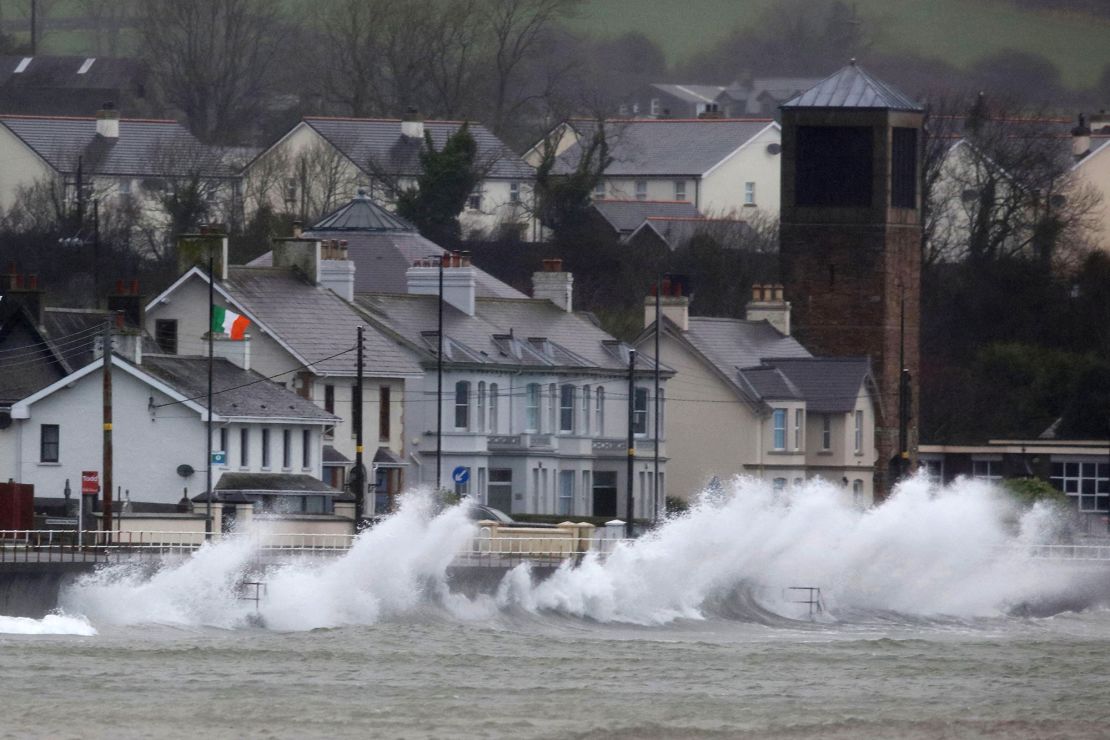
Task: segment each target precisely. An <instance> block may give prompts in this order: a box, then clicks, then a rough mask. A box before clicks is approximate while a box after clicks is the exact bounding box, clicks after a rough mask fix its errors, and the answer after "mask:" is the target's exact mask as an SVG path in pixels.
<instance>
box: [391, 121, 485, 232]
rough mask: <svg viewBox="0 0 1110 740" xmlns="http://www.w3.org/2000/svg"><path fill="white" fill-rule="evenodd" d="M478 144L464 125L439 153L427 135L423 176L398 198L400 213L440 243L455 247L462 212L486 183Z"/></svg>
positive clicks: (448, 139) (425, 136)
mask: <svg viewBox="0 0 1110 740" xmlns="http://www.w3.org/2000/svg"><path fill="white" fill-rule="evenodd" d="M477 155H478V145H477V143H476V142H475V141H474V137H473V136H472V135H471V133H470V127H469V126H468V125H467V124H466V123H464V124H463V125H462V126H460V127H459V130H458V131H456V132H455V133H453V134H451V135H450V136H449V137H447V141H445V142H444V143H443V148H442V149H440V150H439V151H436V148H435V145H434V144H433V143H432V136H431V133H429V132H428V131H425V132H424V146H423V148H422V149H421V151H420V168H421V174H420V176H419V177H417V178H416V185H415V186H414V187H410V188H407V189H405V190H403V191H401V193H400V194H399V195H398V196H397V213H398V214H399V215H400V216H401V217H402V218H405V219H408V220H409V221H411V222H412V223H413V224H414V225H415V226H416V228H417V229H419V230H420V233H421V234H423V235H424V236H425V237H427V238H428V239H431V240H432V241H433V242H436V243H437V244H442V245H444V246H453V245H455V244H457V243H458V241H459V239H460V236H461V234H460V228H459V213H460V212H461V211H462V209H463V206H465V205H466V199H467V197H468V196H469V195H470V194H471V192H473V191H474V188H476V187H477V186H478V183H480V182H481V180H482V173H481V172H480V171H479V168H478V166H477Z"/></svg>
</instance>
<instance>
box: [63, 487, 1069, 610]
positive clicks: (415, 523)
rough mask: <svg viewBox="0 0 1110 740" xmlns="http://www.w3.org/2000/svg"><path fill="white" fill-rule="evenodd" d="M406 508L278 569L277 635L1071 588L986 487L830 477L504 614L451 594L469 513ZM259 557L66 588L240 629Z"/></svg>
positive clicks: (1002, 598) (242, 548) (754, 494)
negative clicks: (344, 542) (886, 496)
mask: <svg viewBox="0 0 1110 740" xmlns="http://www.w3.org/2000/svg"><path fill="white" fill-rule="evenodd" d="M403 501H404V504H403V505H402V507H401V510H400V511H399V512H398V513H396V514H394V515H393V516H391V517H389V518H387V519H386V520H385V521H383V522H382V523H380V524H379V525H377V526H376V527H374V528H373V529H371V530H369V531H368V532H366V533H364V534H363V535H361V536H360V537H359V538H358V539H357V541H356V543H355V545H354V547H353V548H352V549H351V550H350V552H348V553H347V554H345V555H344V556H343V557H340V558H337V559H334V560H330V561H324V562H314V563H310V562H299V563H293V564H289V565H286V566H283V567H281V568H277V569H272V570H270V571H269V572H267V574H266V575H265V578H264V580H265V582H266V588H267V594H266V597H265V599H264V600H263V602H262V604H261V606H260V607H259V609H260V612H261V616H262V617H263V620H264V623H265V624H266V625H267V626H269V627H271V628H274V629H282V630H303V629H313V628H319V627H337V626H342V625H350V624H369V623H373V622H376V621H379V620H382V619H398V618H404V617H405V616H406V615H411V614H412V613H413V612H415V611H417V610H419V609H422V608H425V607H427V606H429V605H430V604H437V605H439V606H441V607H444V608H446V609H448V610H449V611H450V612H451V613H452V614H454V615H455V616H456V617H457V618H460V619H480V618H489V617H494V616H496V614H497V612H498V611H499V610H513V609H525V610H528V611H532V612H538V613H542V612H554V613H561V614H565V615H571V616H576V617H583V618H589V619H592V620H597V621H617V622H630V623H637V624H649V625H650V624H665V623H668V622H671V621H673V620H675V619H680V618H688V619H689V618H693V619H697V618H702V617H704V616H706V615H707V613H709V612H710V611H711V605H712V604H714V603H715V602H716V601H719V600H720V599H722V598H726V599H727V597H728V596H729V595H730V594H735V593H737V592H738V591H745V592H748V593H754V594H756V595H757V596H758V598H759V599H760V600H761V601H762V602H763V603H764V604H765V605H766V606H768V607H769V608H771V609H775V610H778V611H781V613H784V614H787V613H790V609H789V608H786V605H784V604H783V603H782V600H781V598H780V596H781V594H782V589H784V588H786V587H788V586H818V587H820V588H821V589H822V594H823V595H824V598H825V600H826V602H827V603H828V605H829V606H831V607H832V611H833V613H834V615H835V614H837V613H840V614H851V613H853V612H855V611H856V610H862V611H876V610H879V611H891V612H899V613H903V614H910V615H955V616H963V617H975V616H996V615H999V614H1003V613H1005V612H1006V611H1007V610H1008V609H1009V608H1011V607H1012V606H1014V605H1016V604H1020V603H1022V602H1024V601H1027V600H1035V599H1037V598H1040V597H1045V596H1053V595H1059V594H1061V593H1066V592H1067V590H1068V589H1069V588H1070V584H1069V583H1068V582H1067V579H1066V578H1061V576H1060V573H1059V572H1056V571H1049V570H1046V569H1043V568H1036V567H1030V562H1029V560H1028V558H1027V557H1025V556H1024V555H1022V554H1021V552H1020V547H1022V546H1029V545H1035V544H1040V543H1043V542H1047V541H1051V540H1052V538H1053V537H1055V536H1056V534H1057V532H1056V520H1055V517H1054V515H1053V514H1052V512H1051V510H1050V509H1048V508H1045V507H1034V508H1033V509H1032V510H1030V511H1028V512H1025V513H1024V514H1023V515H1021V517H1020V519H1019V518H1017V514H1016V513H1015V509H1014V508H1013V506H1012V505H1011V504H1009V503H1008V502H1007V501H1006V500H1005V499H1004V498H1003V497H1002V495H1001V494H999V493H998V492H997V491H996V490H995V489H993V488H992V487H991V486H989V485H987V484H985V483H980V482H975V481H959V482H957V483H955V484H953V485H951V486H948V487H945V488H939V489H938V488H934V487H932V486H930V485H929V483H928V482H927V481H926V480H925V479H924V478H915V479H912V480H910V481H907V482H905V483H903V484H902V485H901V486H899V488H898V490H897V491H896V493H895V495H894V496H892V497H891V499H890V500H888V501H887V502H885V503H884V504H883V505H881V506H878V507H875V508H873V509H869V510H866V511H860V510H858V509H856V508H855V507H853V506H852V505H850V504H849V503H847V502H846V501H845V500H844V496H843V491H841V490H840V489H838V488H836V487H834V486H832V485H830V484H828V483H824V482H821V481H814V482H811V483H809V484H807V485H805V486H803V487H801V488H800V489H799V490H796V491H794V492H792V493H791V494H789V495H783V494H781V493H779V494H776V492H774V491H773V490H772V489H771V488H770V486H769V485H768V484H767V483H766V482H764V481H759V480H753V479H747V478H742V479H737V480H734V481H732V482H731V483H730V485H729V487H728V490H726V491H724V492H722V493H718V494H715V495H712V496H704V497H703V498H702V500H700V501H699V502H698V503H697V505H695V506H694V507H693V508H692V509H691V511H690V512H689V513H688V514H686V515H684V516H682V517H679V518H676V519H673V520H671V521H669V522H667V523H666V524H664V525H663V526H662V527H660V528H659V529H657V530H656V531H655V532H654V533H652V534H650V535H647V536H645V537H642V538H641V539H639V540H637V541H636V542H635V543H632V544H630V545H627V546H624V545H622V546H620V547H618V548H617V549H616V551H615V552H613V553H612V554H611V555H610V556H609V557H607V558H605V559H600V558H595V557H588V558H587V559H586V560H585V561H584V562H583V563H581V564H580V565H578V566H577V567H570V566H566V567H563V568H561V569H559V570H558V571H557V572H556V573H555V574H554V575H552V576H551V577H549V578H547V579H546V580H542V581H539V582H534V579H533V577H532V573H531V572H530V570H529V569H528V568H526V567H522V568H518V569H515V570H514V571H512V572H510V573H509V574H508V575H507V576H506V577H505V578H504V580H503V581H502V584H501V587H500V588H499V590H498V593H497V597H496V600H493V599H489V598H488V597H487V598H486V599H481V600H476V601H470V600H467V599H465V598H463V597H461V596H459V595H457V594H450V595H449V594H448V593H447V585H446V584H447V571H448V567H449V566H450V564H451V562H452V560H453V558H454V556H455V554H456V553H457V552H458V551H459V550H460V549H462V548H464V547H465V546H466V544H467V542H468V541H469V539H470V538H471V537H472V536H473V535H474V532H475V528H474V526H473V524H472V523H470V522H469V521H468V520H467V518H466V513H465V511H464V510H463V509H462V507H455V508H450V509H447V510H446V511H444V512H442V513H437V512H436V508H435V507H434V505H433V503H432V502H433V499H432V496H431V495H430V494H429V493H428V492H412V493H409V494H406V495H405V496H404V497H403ZM1011 548H1017V549H1014V550H1013V551H1012V554H1011ZM250 560H251V552H250V549H249V546H247V545H243V544H236V543H234V542H232V543H224V544H219V545H215V546H212V547H205V548H203V549H202V550H200V551H199V552H198V553H196V554H195V555H194V556H193V557H191V558H189V559H188V560H187V561H185V562H183V563H181V564H179V565H171V566H168V567H165V568H163V569H162V570H161V571H159V572H158V573H156V574H155V575H153V576H152V577H144V576H142V575H138V574H136V573H134V572H133V571H128V570H116V569H108V570H107V571H103V572H101V573H98V574H96V575H94V576H90V577H88V578H85V579H83V580H82V581H80V582H79V583H78V584H77V585H76V586H74V587H72V588H70V589H69V590H68V591H67V592H66V593H65V594H64V595H63V596H64V598H63V607H64V608H65V609H66V610H67V612H69V613H78V614H85V615H87V616H88V617H89V618H90V619H92V620H93V622H94V623H100V622H109V623H117V624H139V623H163V624H165V623H168V624H183V625H211V626H220V627H238V626H242V625H243V624H245V623H246V622H247V620H246V617H247V616H248V615H250V614H253V613H254V611H255V605H254V604H253V603H252V602H244V601H242V600H240V599H239V598H238V591H237V585H238V583H239V582H241V581H242V580H243V579H244V577H245V575H246V573H247V570H248V569H249V567H250Z"/></svg>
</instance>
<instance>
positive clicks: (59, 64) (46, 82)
mask: <svg viewBox="0 0 1110 740" xmlns="http://www.w3.org/2000/svg"><path fill="white" fill-rule="evenodd" d="M27 58H28V57H27V56H26V55H23V54H10V55H2V56H0V85H3V86H4V87H48V88H69V89H81V88H101V89H103V88H122V87H126V86H128V85H129V84H131V82H132V81H133V80H134V79H135V78H136V77H139V76H140V75H141V72H142V65H141V63H140V62H138V61H137V60H135V59H120V58H113V57H83V56H52V55H47V56H43V55H38V56H34V57H30V62H28V63H27V64H26V65H24V64H23V61H24V59H27ZM90 60H91V63H90V64H87V63H88V62H90ZM86 64H87V66H86ZM20 67H22V69H23V71H22V72H18V73H17V72H16V70H17V69H19V68H20ZM81 69H84V70H85V71H84V72H80V70H81ZM79 72H80V73H79ZM99 102H100V103H104V102H106V101H104V100H101V101H99ZM112 102H116V101H112Z"/></svg>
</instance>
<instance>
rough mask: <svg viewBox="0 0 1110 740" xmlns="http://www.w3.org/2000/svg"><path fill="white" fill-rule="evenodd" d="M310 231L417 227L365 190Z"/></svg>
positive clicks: (405, 228)
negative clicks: (371, 198)
mask: <svg viewBox="0 0 1110 740" xmlns="http://www.w3.org/2000/svg"><path fill="white" fill-rule="evenodd" d="M308 230H309V231H314V232H315V231H409V232H415V231H416V227H415V226H413V225H412V224H410V223H409V222H408V221H406V220H405V219H403V218H401V217H400V216H397V215H395V214H393V213H390V212H389V211H387V210H386V209H384V208H382V207H381V206H380V205H378V204H377V203H375V202H374V201H372V200H370V196H369V195H367V194H366V191H365V190H362V189H359V191H358V195H356V196H355V197H354V198H352V199H351V200H350V201H349V202H348V203H347V204H346V205H343V206H340V207H339V208H337V209H336V210H334V211H332V212H331V213H329V214H328V215H326V216H324V217H323V218H322V219H320V220H319V221H317V222H316V223H315V224H313V225H312V227H311V228H310V229H308Z"/></svg>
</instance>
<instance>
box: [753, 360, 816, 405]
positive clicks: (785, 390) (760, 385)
mask: <svg viewBox="0 0 1110 740" xmlns="http://www.w3.org/2000/svg"><path fill="white" fill-rule="evenodd" d="M739 373H740V376H741V379H742V380H743V381H745V382H746V383H747V384H748V385H749V386H750V388H751V389H752V390H753V391H755V393H756V394H757V397H758V398H760V399H761V400H764V401H801V400H804V399H805V396H804V395H803V393H802V391H800V390H798V387H797V386H795V385H794V384H793V383H791V382H790V378H788V377H786V375H784V374H783V373H782V371H780V370H779V369H778V368H776V367H769V366H761V367H748V368H741V369H740V371H739Z"/></svg>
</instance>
